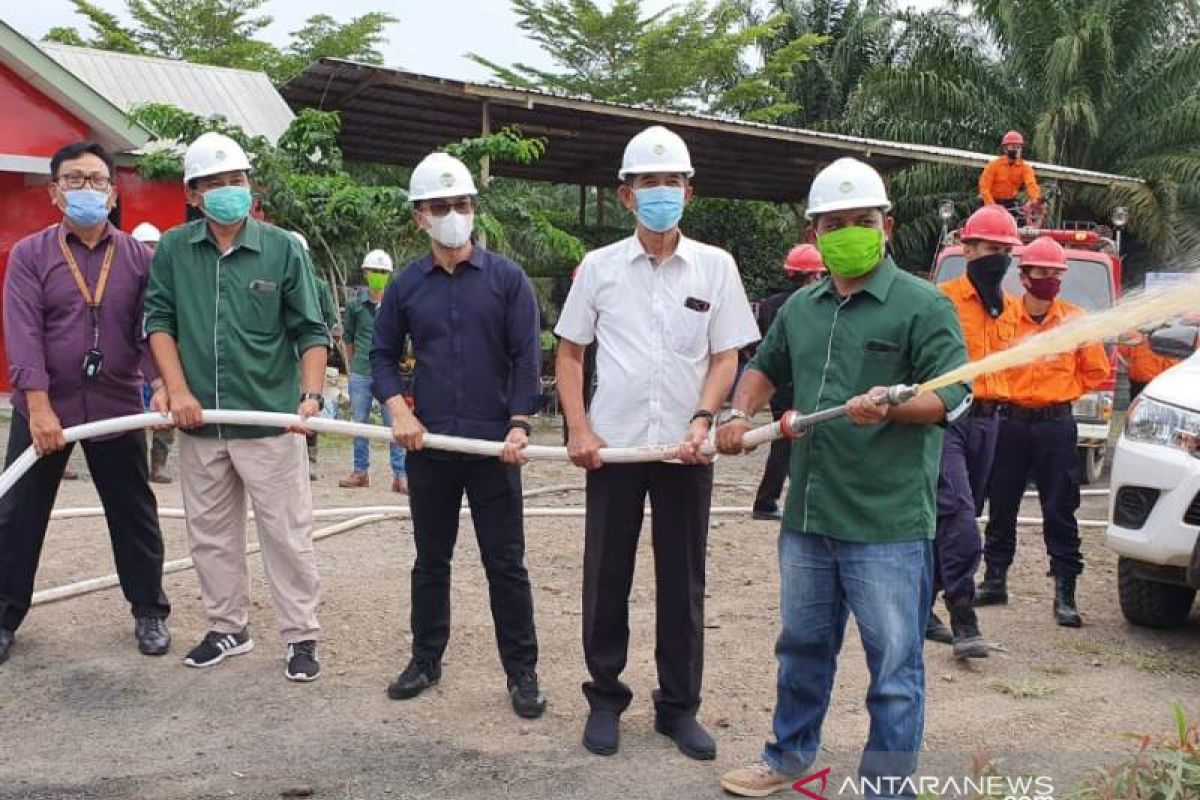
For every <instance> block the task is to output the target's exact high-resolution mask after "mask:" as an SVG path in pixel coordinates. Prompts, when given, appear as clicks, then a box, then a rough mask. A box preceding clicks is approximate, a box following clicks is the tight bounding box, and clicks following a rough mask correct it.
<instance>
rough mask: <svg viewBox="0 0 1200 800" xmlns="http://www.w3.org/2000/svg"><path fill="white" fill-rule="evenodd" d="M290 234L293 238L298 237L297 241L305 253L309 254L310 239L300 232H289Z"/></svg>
mask: <svg viewBox="0 0 1200 800" xmlns="http://www.w3.org/2000/svg"><path fill="white" fill-rule="evenodd" d="M288 233H290V234H291V235H292V236H295V237H296V241H297V242H299V243H300V246H301V247H303V248H304V252H306V253H307V252H308V239H306V238H305V237H304V234H303V233H301V232H300V231H288Z"/></svg>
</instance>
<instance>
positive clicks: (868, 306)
mask: <svg viewBox="0 0 1200 800" xmlns="http://www.w3.org/2000/svg"><path fill="white" fill-rule="evenodd" d="M890 208H891V202H890V201H889V200H888V197H887V192H886V190H885V188H884V185H883V181H882V179H880V177H879V175H878V174H877V173H876V172H875V171H874V170H873V169H871V168H870V167H869V166H867V165H866V164H863V163H861V162H858V161H855V160H853V159H841V160H840V161H837V162H835V163H833V164H832V165H830V166H829V167H827V168H826V169H825V170H823V171H822V172H821V173H820V174H819V175H818V176H817V177H816V179H815V180H814V181H813V185H812V189H811V191H810V194H809V200H808V210H807V216H808V218H809V219H810V220H811V221H812V225H813V229H814V231H815V233H816V244H817V247H818V249H819V250H820V251H821V256H822V258H823V260H824V262H825V266H826V267H827V268H828V269H829V272H830V277H828V278H825V279H823V280H821V281H819V282H817V283H816V284H813V285H811V286H808V287H806V288H804V289H801V290H800V291H798V292H796V294H794V295H793V296H792V297H791V299H790V300H789V301H788V302H787V304H785V305H784V306H783V308H782V310H781V311H780V312H779V316H778V317H777V318H776V321H775V324H774V325H773V326H772V327H771V330H770V332H769V333H768V334H767V337H766V339H765V340H764V341H763V343H762V344H761V345H759V348H758V352H757V353H756V355H755V357H754V360H753V361H752V362H751V364H750V366H749V368H748V369H747V370H746V374H745V375H744V377H743V378H742V380H741V382H740V383H739V385H738V389H737V393H736V394H735V396H734V400H733V409H734V410H733V411H732V412H731V417H732V418H731V419H730V421H729V422H727V423H725V424H724V425H722V426H721V427H720V428H719V430H718V433H717V445H718V447H719V449H720V450H721V451H722V452H725V453H737V452H741V450H742V437H743V435H744V434H745V432H746V431H747V430H748V429H749V427H750V425H749V418H750V417H751V416H752V415H753V414H754V413H755V412H757V411H758V410H759V409H760V408H762V406H763V405H764V403H766V402H767V400H768V399H769V398H770V397H771V395H772V394H773V393H774V391H775V387H776V386H784V385H790V386H792V387H793V390H792V391H793V397H792V407H793V408H794V409H796V410H798V411H800V412H802V413H811V412H814V411H817V410H821V409H826V408H830V407H833V406H837V405H840V404H843V403H848V404H849V409H848V410H849V413H848V415H847V417H846V418H844V419H839V420H836V421H833V422H827V423H824V424H822V425H818V426H816V427H814V428H812V429H811V430H810V431H808V433H807V435H806V436H804V437H803V438H801V439H799V440H797V441H796V442H795V443H794V446H793V447H792V457H791V488H790V489H789V491H788V497H787V505H786V508H785V511H784V515H783V530H782V531H781V532H780V536H779V562H780V594H781V600H780V613H781V616H782V618H783V629H782V631H781V633H780V637H779V642H778V644H777V646H776V654H777V657H778V659H779V677H778V684H777V699H776V705H775V721H774V733H775V741H774V742H771V743H770V744H768V745H767V747H766V749H765V751H764V752H763V756H762V761H761V762H760V763H758V764H755V765H753V766H751V767H747V768H743V769H738V770H734V771H732V772H729V773H727V774H726V775H725V776H724V777H723V778H722V779H721V785H722V786H723V787H724V788H725V789H726V790H727V791H729V792H731V793H733V794H736V795H740V796H745V797H765V796H767V795H768V794H772V793H774V792H777V791H781V790H783V789H786V788H787V787H788V786H790V785H791V784H792V782H793V781H795V780H796V779H797V778H799V777H801V776H803V775H806V774H807V773H808V772H809V771H810V768H811V767H812V764H813V761H814V759H815V758H816V755H817V752H818V749H819V747H820V735H821V724H822V722H823V720H824V717H825V711H826V709H828V707H829V701H830V695H831V693H832V690H833V685H834V673H835V669H836V663H837V662H836V659H837V654H838V651H839V650H840V649H841V644H842V635H843V632H844V630H845V626H846V620H847V617H848V616H849V614H850V613H851V612H853V614H854V617H855V620H856V621H857V624H858V629H859V633H860V635H861V637H862V640H863V649H864V650H865V651H866V656H867V664H868V667H869V668H870V672H871V684H870V687H869V689H868V690H867V710H868V711H869V713H870V716H871V727H870V734H869V737H868V739H867V745H866V748H865V750H864V752H863V757H862V761H861V762H860V766H859V773H860V775H861V776H862V777H863V778H865V779H868V780H871V781H878V782H879V783H880V784H881V785H882V788H881V790H880V792H879V795H880V796H893V795H900V794H903V792H902V791H901V783H902V782H903V781H904V779H905V778H907V777H909V776H910V775H912V773H913V772H914V771H915V770H916V765H917V753H918V751H919V750H920V749H921V738H922V734H923V727H924V713H925V708H924V706H925V667H924V661H923V654H922V646H923V644H924V631H925V619H926V616H927V614H928V605H929V601H930V595H931V592H932V580H933V577H932V570H933V563H932V544H933V543H932V539H933V535H934V527H935V521H936V503H935V496H936V489H937V478H938V464H939V461H940V459H941V447H942V428H941V424H942V423H943V422H945V421H946V420H947V419H950V418H954V417H955V416H956V415H958V414H961V413H962V412H963V411H964V410H965V409H966V407H967V406H968V405H969V396H970V395H969V391H968V389H967V387H966V386H965V385H963V384H953V385H951V386H948V387H946V388H944V389H939V390H937V391H936V392H929V393H925V394H921V395H918V396H917V397H915V398H914V399H912V400H910V401H909V402H907V403H904V404H902V405H899V406H894V407H893V406H887V405H884V404H880V403H877V402H876V401H875V399H874V398H875V397H876V396H877V395H878V392H880V390H881V389H882V388H883V387H887V386H890V385H893V384H898V383H903V384H912V383H922V382H925V381H928V380H929V379H931V378H934V377H935V376H938V375H941V374H943V373H945V372H947V371H949V370H950V369H953V368H954V367H957V366H959V365H960V364H963V363H964V362H965V361H966V350H965V347H964V345H963V338H962V331H961V329H960V327H959V324H958V317H957V315H956V314H955V311H954V306H953V305H952V304H951V303H950V301H949V300H948V299H947V298H946V297H945V296H944V295H943V294H942V293H941V292H940V291H938V290H937V289H936V288H935V287H934V286H932V285H930V284H928V283H926V282H925V281H922V280H919V279H918V278H915V277H913V276H912V275H909V274H908V273H906V272H902V271H901V270H900V269H899V268H897V267H896V265H895V264H894V263H893V262H892V261H891V259H890V258H888V257H887V255H886V254H885V240H886V237H887V234H888V233H890V231H891V226H892V220H891V219H890V218H888V217H887V216H886V214H887V211H888V210H889V209H890ZM872 785H874V784H872Z"/></svg>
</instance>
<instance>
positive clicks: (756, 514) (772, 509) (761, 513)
mask: <svg viewBox="0 0 1200 800" xmlns="http://www.w3.org/2000/svg"><path fill="white" fill-rule="evenodd" d="M750 517H751V518H752V519H758V520H768V521H771V522H779V521H781V520H782V519H783V514H782V512H780V510H779V507H778V506H755V507H754V509H753V510H752V511H751V512H750Z"/></svg>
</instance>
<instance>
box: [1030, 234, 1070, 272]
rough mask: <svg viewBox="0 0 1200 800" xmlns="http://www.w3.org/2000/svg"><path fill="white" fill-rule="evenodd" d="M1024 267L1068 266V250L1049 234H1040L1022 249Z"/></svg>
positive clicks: (1059, 267) (1060, 267) (1053, 267)
mask: <svg viewBox="0 0 1200 800" xmlns="http://www.w3.org/2000/svg"><path fill="white" fill-rule="evenodd" d="M1021 266H1022V267H1050V268H1052V269H1066V268H1067V251H1066V250H1063V248H1062V245H1061V244H1059V243H1058V242H1056V241H1054V240H1053V239H1051V238H1050V237H1049V236H1039V237H1038V238H1036V239H1034V240H1033V241H1032V242H1030V243H1029V244H1027V245H1025V248H1024V249H1023V250H1022V251H1021Z"/></svg>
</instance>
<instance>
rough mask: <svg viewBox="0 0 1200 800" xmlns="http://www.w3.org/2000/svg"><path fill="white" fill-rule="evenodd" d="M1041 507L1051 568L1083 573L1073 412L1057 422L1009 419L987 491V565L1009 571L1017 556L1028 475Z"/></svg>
mask: <svg viewBox="0 0 1200 800" xmlns="http://www.w3.org/2000/svg"><path fill="white" fill-rule="evenodd" d="M1030 472H1032V473H1033V480H1034V483H1035V484H1036V485H1037V491H1038V500H1039V501H1040V503H1041V506H1042V536H1043V538H1044V539H1045V541H1046V552H1047V553H1048V554H1049V556H1050V569H1051V571H1052V572H1053V573H1054V574H1055V575H1062V576H1064V577H1067V576H1071V575H1078V574H1079V573H1080V572H1082V571H1083V555H1082V554H1081V553H1080V551H1079V525H1078V523H1077V522H1076V520H1075V511H1076V510H1077V509H1078V508H1079V484H1080V483H1081V478H1082V477H1083V476H1082V470H1081V467H1080V464H1079V440H1078V429H1077V427H1076V425H1075V419H1074V417H1072V416H1071V411H1070V408H1069V407H1067V408H1065V409H1064V411H1063V413H1062V414H1061V415H1060V416H1058V417H1055V418H1050V419H1041V420H1023V419H1012V418H1005V419H1002V420H1001V422H1000V436H999V438H998V439H997V441H996V461H995V467H994V469H993V470H992V482H991V487H990V490H989V493H988V499H989V501H990V503H989V507H988V524H987V528H986V530H985V531H984V539H985V544H984V551H983V557H984V560H985V561H986V562H987V564H988V566H990V567H992V568H998V569H1004V570H1006V569H1008V567H1009V566H1010V565H1011V564H1012V562H1013V557H1014V556H1015V555H1016V552H1017V514H1018V512H1019V511H1020V508H1021V496H1022V495H1023V494H1024V493H1025V483H1026V481H1027V480H1028V478H1029V473H1030Z"/></svg>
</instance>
